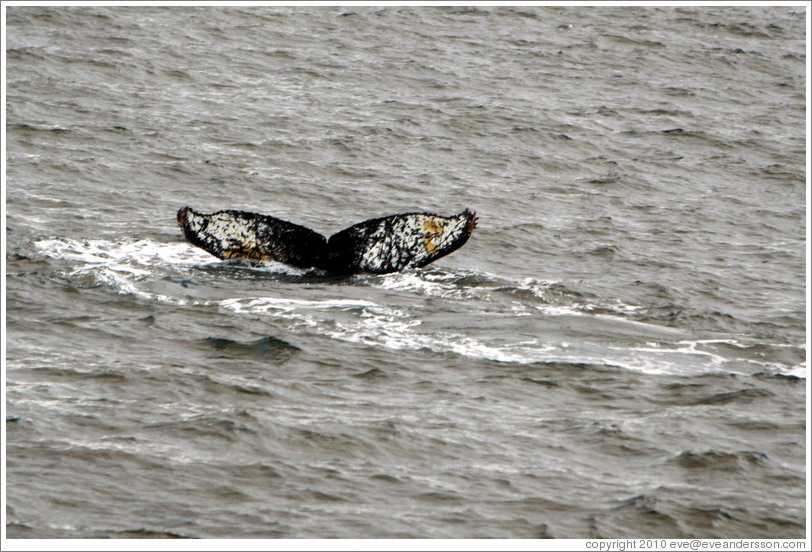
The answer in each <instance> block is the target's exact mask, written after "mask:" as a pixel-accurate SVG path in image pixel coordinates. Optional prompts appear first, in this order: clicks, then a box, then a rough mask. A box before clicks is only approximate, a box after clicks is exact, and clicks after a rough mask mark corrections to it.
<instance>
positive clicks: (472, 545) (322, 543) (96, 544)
mask: <svg viewBox="0 0 812 552" xmlns="http://www.w3.org/2000/svg"><path fill="white" fill-rule="evenodd" d="M381 5H387V6H496V5H498V6H500V7H501V6H575V7H577V6H623V7H630V6H658V7H676V6H689V7H720V6H724V7H728V6H763V7H774V6H775V7H777V6H787V7H805V8H806V179H807V188H806V344H807V347H806V354H807V359H806V366H807V370H809V366H810V363H809V354H810V353H809V342H810V337H812V329H810V323H811V322H812V316H811V315H810V312H811V311H810V299H812V292H811V290H810V287H809V281H810V275H812V273H810V266H812V265H810V252H812V249H810V239H809V238H810V221H812V217H810V210H809V205H810V198H812V187H810V172H811V171H812V153H810V131H812V126H811V125H810V122H811V121H812V113H810V107H811V106H812V104H811V103H810V99H811V98H812V96H811V95H810V88H809V74H810V67H812V60H810V57H812V56H810V53H812V45H810V21H811V18H812V9H810V7H809V4H808V3H807V2H805V1H752V2H750V1H741V0H740V1H738V2H726V1H718V0H715V1H705V2H698V1H688V2H679V1H663V2H651V1H643V2H629V1H606V2H598V1H569V2H561V1H559V2H528V1H513V2H505V3H501V2H496V1H488V2H482V1H445V2H431V1H411V2H403V1H400V2H398V1H396V2H388V1H379V2H375V1H358V0H356V1H350V2H335V1H332V2H324V1H314V2H298V1H289V2H269V1H255V2H251V1H235V2H225V1H211V0H209V1H206V0H197V1H190V2H179V1H174V0H173V1H166V2H159V1H132V0H122V1H109V0H97V1H92V0H88V1H75V0H74V1H61V2H60V1H43V2H36V1H24V0H18V1H14V0H11V1H6V2H3V5H2V13H0V24H2V28H3V33H2V34H3V38H4V40H3V57H2V61H1V62H0V65H1V66H2V83H3V91H2V105H0V113H1V114H2V121H3V128H2V147H1V148H0V149H1V150H2V161H1V162H0V166H2V187H1V188H2V208H3V212H2V216H1V217H0V218H1V219H2V228H0V234H2V244H3V247H2V251H3V256H2V261H0V265H2V269H3V271H2V284H3V288H2V291H0V311H1V312H2V316H3V320H2V335H3V339H2V343H0V351H2V383H1V384H0V388H2V393H3V403H2V406H0V411H2V414H3V430H2V438H1V439H0V441H2V451H3V454H2V457H3V462H2V466H0V474H1V475H2V510H0V520H2V527H0V537H1V540H0V543H2V549H3V550H77V551H79V550H93V551H95V550H143V549H145V548H147V547H149V548H151V549H155V550H178V551H185V550H192V551H197V550H348V551H350V550H370V551H372V550H414V549H417V548H421V549H423V548H430V549H433V550H466V551H468V550H499V551H501V550H566V551H569V550H587V546H588V544H593V543H595V542H596V541H595V540H587V539H557V540H549V541H547V540H501V539H499V540H474V539H455V540H449V539H434V540H431V541H428V542H427V543H418V542H414V541H412V540H407V539H344V540H335V539H276V540H258V539H214V540H205V539H204V540H172V541H163V540H162V541H159V542H160V543H162V545H158V542H156V541H155V540H154V539H149V540H141V539H121V540H98V539H59V540H56V539H13V540H8V539H6V504H7V503H6V462H5V460H6V454H5V451H6V431H5V419H6V400H5V397H6V335H7V334H6V255H7V251H8V249H7V247H6V184H7V181H6V41H5V37H6V33H5V29H6V8H7V7H12V6H45V7H78V6H183V7H195V6H204V7H205V6H229V7H233V6H243V7H245V6H341V7H351V6H381ZM811 391H812V382H810V378H808V377H807V378H806V399H807V400H806V405H805V407H806V458H807V466H808V465H809V459H810V446H811V443H810V441H811V440H812V439H810V435H812V433H811V432H810V413H811V412H812V410H811V409H812V407H811V406H810V401H809V398H810V392H811ZM811 481H812V480H811V479H810V474H809V470H807V472H806V497H807V500H806V537H805V539H804V541H801V540H795V541H782V540H775V541H773V542H774V543H775V544H776V546H774V547H771V548H765V547H763V545H764V544H766V542H764V541H762V540H759V539H744V540H743V541H736V540H732V539H719V540H714V541H711V540H706V539H701V540H698V539H695V540H692V541H688V540H687V539H683V540H680V539H657V540H661V541H663V542H666V543H667V544H668V549H672V550H675V549H688V550H703V549H717V550H748V549H750V550H752V549H754V548H756V546H755V545H756V544H759V543H760V544H762V547H760V549H762V550H765V549H767V550H791V549H793V548H783V547H782V546H781V544H782V543H783V544H787V545H788V544H803V548H794V549H796V550H800V549H807V550H808V549H809V548H810V521H811V518H810V505H809V499H810V491H812V485H811ZM632 540H639V539H614V541H616V546H615V547H614V548H612V549H613V550H620V549H621V548H620V543H621V542H622V541H626V542H628V541H632ZM604 542H605V543H607V544H609V543H610V542H611V541H610V540H607V541H604ZM742 542H743V543H745V544H747V543H749V544H750V546H746V547H742V546H736V545H737V544H740V543H742ZM671 543H674V544H677V545H679V544H686V545H688V546H687V547H686V548H683V547H681V546H679V547H678V546H672V544H671ZM694 543H699V545H698V546H697V547H694V546H693V545H694ZM426 544H428V546H426ZM725 544H727V545H728V546H724V545H725ZM702 545H704V546H702ZM624 548H625V549H628V550H630V549H632V548H631V547H626V546H624Z"/></svg>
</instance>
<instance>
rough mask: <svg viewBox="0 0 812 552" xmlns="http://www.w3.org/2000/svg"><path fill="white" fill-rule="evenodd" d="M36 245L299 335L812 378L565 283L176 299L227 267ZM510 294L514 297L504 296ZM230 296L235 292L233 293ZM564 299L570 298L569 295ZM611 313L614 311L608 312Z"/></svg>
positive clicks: (412, 282) (497, 282)
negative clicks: (516, 326)
mask: <svg viewBox="0 0 812 552" xmlns="http://www.w3.org/2000/svg"><path fill="white" fill-rule="evenodd" d="M35 245H36V247H37V249H38V250H39V251H40V252H41V253H42V254H44V255H46V256H48V257H51V258H56V259H61V260H63V261H66V262H67V263H68V264H69V267H68V268H67V269H66V270H67V276H68V277H79V276H88V275H90V276H91V277H93V278H94V279H95V280H96V281H97V282H98V283H100V284H103V285H105V286H108V287H109V288H110V289H112V290H114V291H116V292H117V293H122V294H132V295H135V296H138V297H140V298H142V299H145V300H153V301H158V302H163V303H170V304H176V305H185V304H195V305H202V306H215V307H217V308H221V309H225V310H227V311H231V312H234V313H235V314H237V315H252V316H268V317H271V318H273V319H275V320H280V321H287V322H288V323H289V324H290V326H291V329H293V330H296V331H307V332H309V333H310V334H313V335H319V336H327V337H329V338H332V339H336V340H339V341H346V342H351V343H360V344H363V345H369V346H378V347H385V348H388V349H393V350H404V351H407V350H408V351H420V350H424V351H431V352H433V353H437V354H454V355H460V356H464V357H468V358H472V359H479V360H490V361H495V362H505V363H517V364H534V363H569V364H591V365H600V366H612V367H617V368H622V369H627V370H632V371H635V372H639V373H644V374H652V375H656V374H665V375H682V376H693V375H698V374H707V373H716V372H723V373H725V372H726V373H741V374H750V373H755V372H758V371H759V370H768V371H771V372H777V373H782V374H785V375H792V376H796V377H806V373H807V369H806V364H805V363H800V364H797V365H793V366H785V365H781V364H777V363H767V362H759V361H757V360H755V359H752V358H737V357H736V356H735V355H734V356H731V355H730V354H729V353H727V354H722V353H720V352H719V351H716V350H715V349H714V347H713V344H715V343H719V342H724V343H727V344H729V345H731V347H730V348H731V349H736V348H737V347H739V348H744V347H745V346H744V345H740V344H739V342H738V341H736V340H735V339H728V340H721V341H720V340H712V339H688V338H687V337H686V336H687V332H685V331H684V330H680V329H678V328H670V327H664V326H657V325H653V324H648V323H644V322H638V321H634V320H628V319H626V318H624V314H625V313H632V312H635V311H636V310H638V309H639V308H641V307H639V306H634V305H625V304H622V303H619V302H617V301H610V300H606V301H604V302H603V304H601V305H600V311H601V312H600V313H598V314H593V313H591V312H590V310H593V309H596V308H597V306H596V305H595V304H594V303H590V302H589V301H584V300H583V298H581V297H578V298H577V299H576V298H574V299H573V300H572V301H571V302H570V303H569V304H568V303H566V302H562V300H561V299H559V302H558V303H557V304H550V303H548V302H547V294H548V292H549V291H548V290H549V289H550V287H551V286H553V285H558V284H552V283H545V282H540V281H538V280H534V279H526V278H525V279H522V280H519V281H511V280H510V279H507V278H504V277H500V276H497V275H492V274H476V275H475V276H476V279H477V285H472V286H468V285H465V284H461V283H460V282H464V281H465V277H466V276H467V277H469V278H470V277H471V275H470V274H468V275H466V276H462V277H461V275H460V274H457V273H453V272H437V271H426V272H420V271H411V272H406V273H396V274H391V275H386V276H383V277H380V276H370V277H368V278H364V277H363V276H361V277H358V278H356V279H354V280H353V282H354V284H355V285H361V286H368V287H372V288H378V289H381V290H385V291H387V292H389V295H387V296H386V297H385V298H384V297H380V298H378V300H377V301H376V300H372V299H359V298H341V297H335V295H337V294H340V293H341V292H342V290H343V291H346V288H342V287H341V286H340V285H336V286H334V287H333V288H332V289H330V290H329V293H330V295H331V297H329V298H324V299H314V298H307V299H305V298H297V297H292V296H285V297H280V296H276V295H259V296H257V295H247V296H238V297H233V296H232V297H226V298H221V299H204V298H198V297H195V296H193V295H189V290H188V288H187V287H181V286H178V287H177V293H170V294H167V293H166V292H164V293H158V292H156V291H154V290H152V289H151V287H150V286H151V282H153V281H156V280H159V279H161V278H162V277H163V276H167V275H168V274H170V272H172V271H174V272H172V274H173V275H174V276H175V277H178V276H179V275H183V274H185V273H187V272H189V271H192V270H196V269H200V268H207V267H218V266H221V265H222V261H220V260H218V259H216V258H214V257H212V256H211V255H208V254H206V253H204V252H202V251H200V250H199V249H197V248H194V247H192V246H190V245H188V244H185V243H160V242H155V241H152V240H121V241H107V240H84V241H80V240H71V239H48V240H42V241H39V242H36V244H35ZM243 268H248V267H243ZM250 270H253V271H255V272H256V273H257V274H268V273H270V274H280V275H302V274H303V271H301V270H298V269H290V268H289V267H286V266H284V265H280V264H278V263H265V264H259V265H252V267H250ZM197 277H199V275H198V276H197ZM289 285H290V286H292V287H290V288H288V289H289V290H290V295H295V294H296V293H297V291H298V290H299V289H298V288H297V284H296V283H295V282H294V283H291V284H289ZM349 285H353V284H352V283H351V284H349ZM235 287H236V282H235ZM162 289H163V288H162ZM506 289H510V290H512V291H511V292H510V293H504V291H505V290H506ZM221 292H222V293H225V294H228V289H222V290H221ZM391 292H395V293H396V294H406V295H408V296H415V295H416V296H419V297H426V298H429V299H432V298H433V299H434V300H435V301H448V302H450V304H451V305H452V306H453V307H454V308H458V307H459V306H460V305H464V306H465V307H466V308H468V309H470V311H469V313H468V316H470V317H472V318H473V319H476V318H477V317H479V316H484V315H485V313H487V316H490V317H494V322H493V323H494V324H495V327H498V326H500V325H501V326H509V325H510V324H511V323H515V320H516V318H517V317H522V318H525V319H527V320H528V321H533V320H538V319H542V320H543V319H553V318H560V319H562V321H563V320H566V323H567V324H579V323H580V322H579V319H581V320H584V321H588V322H589V324H590V325H591V326H594V327H596V328H597V330H596V331H598V332H599V333H601V334H602V335H603V336H604V337H605V338H608V340H607V339H602V340H601V342H599V343H598V342H594V341H590V340H588V339H584V340H579V341H572V340H567V341H561V340H558V341H557V340H555V339H549V338H546V336H543V335H540V336H538V337H537V338H531V339H527V338H526V337H521V338H519V337H517V338H514V339H511V338H505V337H504V336H502V337H495V336H489V335H487V334H488V332H485V335H481V334H482V332H473V331H465V328H462V329H460V328H458V329H456V330H454V331H451V330H442V329H439V330H438V329H436V328H435V329H430V328H428V327H427V326H429V325H430V324H429V322H431V319H432V316H433V315H434V313H433V312H431V308H432V307H436V308H442V305H441V304H438V303H431V306H429V307H415V306H412V307H405V306H404V307H400V306H397V305H391V304H383V303H382V302H381V300H382V299H386V300H388V301H391V300H393V296H392V295H391ZM559 293H560V292H559ZM512 294H513V295H518V296H520V297H521V296H523V294H529V295H530V296H531V297H536V298H537V299H538V300H536V301H533V302H528V301H527V300H519V299H516V298H514V297H513V295H512ZM396 298H397V295H395V299H396ZM563 301H566V297H564V299H563ZM438 305H439V306H438ZM607 310H608V311H609V312H611V313H612V314H606V311H607ZM472 329H473V328H472ZM630 336H631V337H634V338H635V340H636V343H629V342H628V340H626V339H621V337H627V338H628V337H630ZM641 336H644V337H645V341H641ZM613 338H614V339H613ZM787 346H788V347H791V346H792V345H787Z"/></svg>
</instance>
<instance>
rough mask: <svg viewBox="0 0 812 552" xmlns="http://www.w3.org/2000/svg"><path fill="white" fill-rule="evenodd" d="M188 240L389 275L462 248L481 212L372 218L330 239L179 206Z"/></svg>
mask: <svg viewBox="0 0 812 552" xmlns="http://www.w3.org/2000/svg"><path fill="white" fill-rule="evenodd" d="M178 224H180V227H181V229H182V230H183V233H184V235H185V236H186V239H187V240H189V241H190V242H191V243H192V244H194V245H196V246H198V247H200V248H202V249H204V250H205V251H208V252H209V253H211V254H212V255H214V256H215V257H218V258H220V259H251V260H257V261H276V262H280V263H285V264H289V265H291V266H295V267H297V268H311V267H314V268H318V269H321V270H325V271H326V272H328V273H330V274H352V273H357V272H372V273H376V274H385V273H387V272H396V271H398V270H403V269H406V268H412V267H417V268H419V267H423V266H426V265H427V264H429V263H431V262H433V261H436V260H437V259H439V258H440V257H444V256H445V255H448V254H449V253H451V252H453V251H456V250H457V249H459V248H460V247H462V246H463V244H465V242H466V241H468V238H469V237H470V236H471V232H472V231H473V230H474V228H476V224H477V216H476V213H474V212H472V211H470V210H468V209H466V210H464V211H463V212H461V213H459V214H457V215H454V216H451V217H443V216H440V215H437V214H434V213H404V214H399V215H391V216H388V217H381V218H375V219H369V220H366V221H364V222H361V223H358V224H356V225H353V226H350V227H349V228H346V229H344V230H342V231H341V232H338V233H336V234H333V235H332V236H330V238H329V239H327V238H325V237H324V236H322V235H321V234H319V233H318V232H314V231H313V230H310V229H309V228H306V227H304V226H300V225H298V224H293V223H292V222H287V221H285V220H281V219H278V218H276V217H272V216H269V215H261V214H258V213H249V212H246V211H234V210H226V211H217V212H216V213H211V214H202V213H197V212H195V211H194V210H192V209H191V208H190V207H183V208H182V209H180V210H179V211H178Z"/></svg>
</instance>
